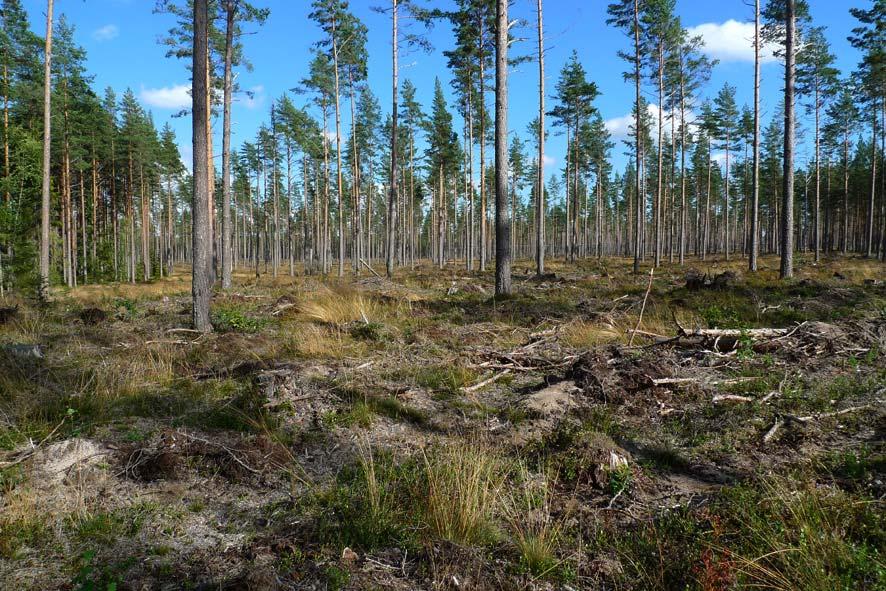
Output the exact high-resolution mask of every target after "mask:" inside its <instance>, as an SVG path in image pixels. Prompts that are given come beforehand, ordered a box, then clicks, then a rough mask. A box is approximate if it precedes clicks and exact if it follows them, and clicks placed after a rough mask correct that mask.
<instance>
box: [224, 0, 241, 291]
mask: <svg viewBox="0 0 886 591" xmlns="http://www.w3.org/2000/svg"><path fill="white" fill-rule="evenodd" d="M237 1H238V0H227V1H226V3H225V17H226V20H225V74H224V76H225V82H224V84H225V89H224V99H223V101H224V107H223V108H224V115H223V117H224V122H223V123H222V248H221V251H222V252H221V266H222V289H230V288H231V276H232V274H233V269H234V266H233V261H232V258H233V251H232V250H231V102H232V99H233V73H232V69H233V61H234V23H235V17H236V12H237Z"/></svg>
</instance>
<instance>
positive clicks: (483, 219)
mask: <svg viewBox="0 0 886 591" xmlns="http://www.w3.org/2000/svg"><path fill="white" fill-rule="evenodd" d="M477 29H478V31H479V35H480V51H479V56H478V60H477V61H478V62H479V66H480V271H481V272H482V271H485V270H486V261H487V258H488V250H487V242H488V238H487V235H488V234H489V228H488V223H487V222H488V220H487V215H488V214H487V210H488V204H487V198H486V67H485V66H486V52H485V32H486V29H485V27H484V26H483V17H482V16H481V17H480V19H479V22H478V23H477ZM567 190H568V189H567Z"/></svg>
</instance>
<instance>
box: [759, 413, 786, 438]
mask: <svg viewBox="0 0 886 591" xmlns="http://www.w3.org/2000/svg"><path fill="white" fill-rule="evenodd" d="M783 424H784V421H781V420H779V419H777V418H776V419H775V423H773V424H772V427H770V428H769V430H768V431H766V434H765V435H764V436H763V443H769V442H770V441H772V438H773V437H775V435H776V433H778V430H779V429H781V426H782V425H783Z"/></svg>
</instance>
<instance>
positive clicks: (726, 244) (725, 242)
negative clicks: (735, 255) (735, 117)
mask: <svg viewBox="0 0 886 591" xmlns="http://www.w3.org/2000/svg"><path fill="white" fill-rule="evenodd" d="M730 141H731V138H730V137H729V132H728V131H727V132H726V178H725V179H724V182H725V183H726V203H725V207H724V208H723V214H724V215H723V217H724V224H723V227H724V232H725V234H724V240H723V249H724V251H725V256H726V260H727V261H728V260H729V172H730V171H729V164H730V161H729V143H730Z"/></svg>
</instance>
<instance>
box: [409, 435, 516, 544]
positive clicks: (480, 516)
mask: <svg viewBox="0 0 886 591" xmlns="http://www.w3.org/2000/svg"><path fill="white" fill-rule="evenodd" d="M424 460H425V463H424V467H425V476H426V478H427V495H426V497H425V503H426V505H425V519H426V520H427V525H428V527H429V529H430V530H431V531H432V532H433V533H434V534H435V535H437V536H439V537H440V538H443V539H445V540H449V541H451V542H455V543H457V544H465V545H477V544H484V543H486V542H489V541H491V540H492V539H494V538H495V530H494V527H493V525H492V516H493V514H494V512H495V507H496V504H497V502H498V496H499V492H500V489H501V487H502V482H503V478H502V469H501V465H500V463H499V462H498V460H497V458H496V457H495V456H494V455H493V454H492V453H491V452H490V450H489V449H487V448H486V447H485V446H483V445H470V444H468V443H458V444H454V445H448V446H445V447H441V448H438V449H436V450H434V451H433V452H431V453H429V454H425V456H424Z"/></svg>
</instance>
